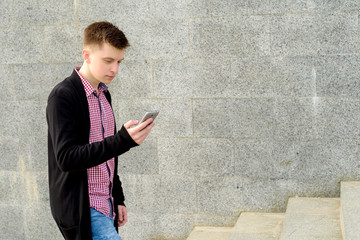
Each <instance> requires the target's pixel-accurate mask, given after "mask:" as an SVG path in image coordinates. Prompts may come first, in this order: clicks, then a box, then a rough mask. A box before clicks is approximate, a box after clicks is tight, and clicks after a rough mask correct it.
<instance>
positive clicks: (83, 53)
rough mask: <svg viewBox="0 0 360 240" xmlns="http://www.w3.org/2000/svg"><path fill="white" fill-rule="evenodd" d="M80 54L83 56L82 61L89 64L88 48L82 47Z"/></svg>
mask: <svg viewBox="0 0 360 240" xmlns="http://www.w3.org/2000/svg"><path fill="white" fill-rule="evenodd" d="M82 55H83V58H84V62H86V63H87V64H89V63H90V50H89V49H83V51H82Z"/></svg>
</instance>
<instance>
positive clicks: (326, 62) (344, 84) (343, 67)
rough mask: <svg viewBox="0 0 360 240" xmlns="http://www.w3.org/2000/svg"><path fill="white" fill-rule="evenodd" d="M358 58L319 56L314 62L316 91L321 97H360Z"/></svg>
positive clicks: (351, 56) (359, 64)
mask: <svg viewBox="0 0 360 240" xmlns="http://www.w3.org/2000/svg"><path fill="white" fill-rule="evenodd" d="M359 69H360V57H359V56H358V55H348V56H340V55H336V56H321V57H319V58H317V61H316V90H317V94H318V96H321V97H359V96H360V90H359V86H360V81H359V79H360V71H359Z"/></svg>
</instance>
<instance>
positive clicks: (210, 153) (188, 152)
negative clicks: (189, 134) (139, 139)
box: [158, 138, 234, 177]
mask: <svg viewBox="0 0 360 240" xmlns="http://www.w3.org/2000/svg"><path fill="white" fill-rule="evenodd" d="M158 144H159V152H158V155H159V168H160V174H161V175H177V176H178V175H180V176H197V177H199V176H221V175H233V174H234V162H233V155H234V151H233V143H232V142H231V141H230V140H228V139H211V138H206V139H201V138H200V139H192V138H160V139H159V142H158Z"/></svg>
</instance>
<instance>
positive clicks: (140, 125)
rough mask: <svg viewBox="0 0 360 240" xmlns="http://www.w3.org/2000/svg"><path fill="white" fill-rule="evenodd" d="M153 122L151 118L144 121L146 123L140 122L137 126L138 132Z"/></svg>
mask: <svg viewBox="0 0 360 240" xmlns="http://www.w3.org/2000/svg"><path fill="white" fill-rule="evenodd" d="M152 121H153V119H152V118H148V119H146V121H144V122H142V123H141V124H139V126H138V127H139V131H142V130H143V129H144V128H146V127H147V126H148V125H149V124H150V123H151V122H152Z"/></svg>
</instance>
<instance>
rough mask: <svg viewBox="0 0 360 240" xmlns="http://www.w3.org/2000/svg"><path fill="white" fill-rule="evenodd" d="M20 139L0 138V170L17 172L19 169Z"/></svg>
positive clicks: (5, 136)
mask: <svg viewBox="0 0 360 240" xmlns="http://www.w3.org/2000/svg"><path fill="white" fill-rule="evenodd" d="M19 143H20V140H19V138H16V137H11V136H7V135H2V136H1V138H0V149H1V156H0V159H1V160H0V169H1V170H8V171H15V170H18V169H19Z"/></svg>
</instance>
